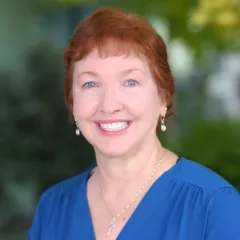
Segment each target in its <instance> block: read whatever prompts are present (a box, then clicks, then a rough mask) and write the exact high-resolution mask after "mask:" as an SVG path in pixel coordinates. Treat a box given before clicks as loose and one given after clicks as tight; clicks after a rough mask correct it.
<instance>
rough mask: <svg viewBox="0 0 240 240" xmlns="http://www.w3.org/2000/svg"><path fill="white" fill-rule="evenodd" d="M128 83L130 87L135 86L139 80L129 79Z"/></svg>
mask: <svg viewBox="0 0 240 240" xmlns="http://www.w3.org/2000/svg"><path fill="white" fill-rule="evenodd" d="M126 85H127V86H128V87H135V86H136V85H137V81H135V80H132V79H130V80H127V82H126Z"/></svg>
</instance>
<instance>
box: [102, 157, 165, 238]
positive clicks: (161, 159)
mask: <svg viewBox="0 0 240 240" xmlns="http://www.w3.org/2000/svg"><path fill="white" fill-rule="evenodd" d="M162 163H163V154H162V155H161V157H160V160H159V161H157V163H156V165H155V167H154V169H153V171H152V172H151V175H150V176H149V177H148V178H147V180H146V181H145V183H144V184H143V185H142V187H141V188H140V190H139V191H138V192H137V193H136V195H135V196H134V198H133V199H132V200H131V202H130V203H129V204H127V205H126V206H125V207H124V208H123V209H122V210H121V211H120V212H118V214H117V215H115V216H113V217H112V220H111V221H110V223H109V226H108V230H107V232H106V233H105V235H106V236H110V235H111V232H112V230H113V228H114V227H115V225H116V221H117V219H118V218H119V217H120V216H121V214H123V213H124V212H125V211H126V210H127V209H128V208H130V207H131V206H132V205H133V204H134V203H135V202H136V200H137V198H138V197H139V196H140V195H141V194H142V193H143V192H144V191H147V190H148V188H147V187H150V186H148V183H149V182H150V180H152V178H153V176H154V174H155V172H156V171H157V169H158V167H159V166H161V165H162ZM101 192H102V191H101ZM102 198H103V202H104V204H105V205H106V207H107V209H108V211H109V212H110V213H111V211H110V209H109V208H108V206H107V204H106V201H105V199H104V197H103V194H102ZM111 215H113V214H112V213H111Z"/></svg>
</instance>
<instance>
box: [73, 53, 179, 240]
mask: <svg viewBox="0 0 240 240" xmlns="http://www.w3.org/2000/svg"><path fill="white" fill-rule="evenodd" d="M161 99H162V98H161V96H159V91H158V89H157V86H156V83H155V82H154V79H153V77H152V75H151V72H150V69H149V66H148V64H147V61H146V59H144V58H139V57H137V56H135V55H134V54H132V55H130V56H109V57H107V58H101V57H99V55H98V52H97V51H96V50H94V51H92V52H91V53H90V54H89V55H88V56H87V57H86V58H85V59H83V60H80V61H78V62H76V64H75V67H74V74H73V114H74V117H75V120H76V122H77V123H78V126H79V128H80V130H81V132H82V134H83V135H84V137H85V138H86V139H87V141H88V142H89V143H90V144H91V145H92V146H93V148H94V151H95V154H96V160H97V167H96V168H95V169H94V171H93V174H92V176H91V177H90V179H89V181H88V185H87V189H88V202H89V207H90V211H91V215H92V219H93V225H94V230H95V234H96V236H97V238H98V239H105V237H104V232H106V230H107V229H108V224H109V222H110V221H111V218H112V217H113V216H114V215H116V214H117V213H118V211H120V210H121V209H122V208H123V207H125V206H126V205H127V204H128V203H129V201H131V199H132V197H133V196H134V194H135V193H136V192H137V191H138V190H139V189H140V188H141V186H142V185H143V183H144V182H145V180H146V179H147V178H148V176H149V175H150V174H151V172H152V170H153V168H154V166H155V165H156V162H157V161H158V160H159V159H160V156H161V155H162V153H163V149H164V148H163V147H162V145H161V143H160V142H159V140H158V138H157V136H156V126H157V122H158V119H159V117H160V116H165V114H166V110H165V107H166V104H165V102H164V101H162V100H161ZM121 120H122V121H130V122H131V124H130V126H129V127H128V128H127V129H126V130H125V131H123V132H121V134H117V135H105V134H103V133H102V132H101V131H100V130H99V127H98V126H97V124H96V122H101V121H121ZM176 160H177V156H176V155H175V154H174V153H172V152H170V151H169V150H166V149H165V150H164V163H163V164H162V166H161V167H159V169H158V171H157V172H156V176H155V180H156V179H157V178H158V177H159V176H160V175H161V174H162V173H163V172H165V171H166V170H168V169H169V168H171V167H172V166H173V165H174V164H175V162H176ZM138 201H141V197H140V198H139V200H138ZM138 203H139V202H136V205H135V206H133V207H132V208H131V209H129V211H128V212H127V213H125V215H124V219H123V218H121V219H122V220H120V221H118V223H117V224H116V227H115V228H114V230H113V232H112V238H113V239H114V238H116V236H117V235H118V234H119V232H120V231H121V229H122V228H123V226H124V225H125V224H126V221H127V220H128V219H129V217H130V216H131V214H132V212H133V211H134V210H135V208H136V206H137V204H138ZM98 219H100V221H99V220H98Z"/></svg>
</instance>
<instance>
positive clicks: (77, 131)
mask: <svg viewBox="0 0 240 240" xmlns="http://www.w3.org/2000/svg"><path fill="white" fill-rule="evenodd" d="M75 123H76V126H77V129H76V130H75V134H76V135H77V136H79V135H80V130H79V127H78V124H77V122H76V121H75Z"/></svg>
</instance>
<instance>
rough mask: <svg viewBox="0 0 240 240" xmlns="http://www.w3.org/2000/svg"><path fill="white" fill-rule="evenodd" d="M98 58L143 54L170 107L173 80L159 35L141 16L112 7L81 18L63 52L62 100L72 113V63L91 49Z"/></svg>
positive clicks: (163, 44)
mask: <svg viewBox="0 0 240 240" xmlns="http://www.w3.org/2000/svg"><path fill="white" fill-rule="evenodd" d="M94 49H97V50H98V53H99V56H100V57H108V56H120V55H128V54H130V53H134V54H136V55H138V56H139V57H141V56H144V57H145V58H146V59H147V61H148V64H149V68H150V70H151V73H152V75H153V78H154V80H155V81H156V84H157V86H158V88H159V90H160V93H161V94H160V95H161V97H162V98H163V100H164V101H165V102H166V103H167V106H168V107H169V106H171V102H172V98H173V95H174V80H173V77H172V74H171V70H170V67H169V64H168V59H167V50H166V46H165V43H164V41H163V39H162V38H161V36H159V34H158V33H157V32H156V31H155V30H154V29H153V28H152V27H151V25H150V24H149V23H147V21H146V20H145V19H143V18H142V17H140V16H138V15H134V14H128V13H125V12H123V11H121V10H119V9H116V8H110V7H108V8H107V7H104V8H98V9H97V10H95V11H93V12H92V13H91V14H89V15H88V16H87V17H86V18H85V19H84V20H83V21H81V22H80V23H79V24H78V26H77V27H76V29H75V30H74V32H73V35H72V37H71V39H70V41H69V44H68V46H67V48H66V51H65V54H64V64H65V68H66V71H67V73H66V81H65V101H66V104H67V106H68V109H69V110H70V113H71V116H72V104H73V102H72V81H73V68H74V63H75V62H76V61H79V60H81V59H83V58H85V57H87V55H88V54H89V53H90V52H91V51H93V50H94Z"/></svg>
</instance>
